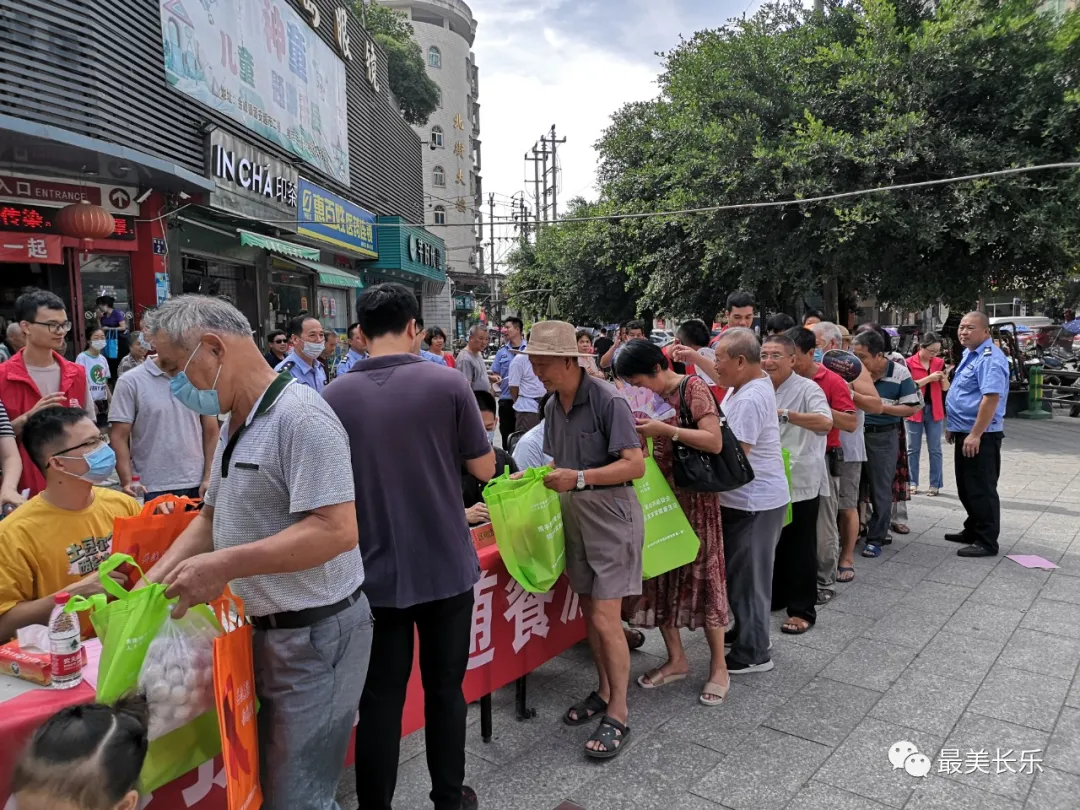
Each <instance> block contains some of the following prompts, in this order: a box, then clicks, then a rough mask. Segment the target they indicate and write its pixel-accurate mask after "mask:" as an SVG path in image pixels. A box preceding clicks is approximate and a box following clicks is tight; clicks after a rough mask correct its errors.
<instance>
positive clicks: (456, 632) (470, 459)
mask: <svg viewBox="0 0 1080 810" xmlns="http://www.w3.org/2000/svg"><path fill="white" fill-rule="evenodd" d="M419 314H420V307H419V305H418V304H417V302H416V297H415V296H414V295H413V294H412V293H411V292H410V291H409V290H408V289H406V288H405V287H403V286H402V285H400V284H379V285H376V286H373V287H368V288H367V289H366V290H364V292H363V293H362V294H361V295H360V298H359V300H358V301H357V302H356V315H357V318H356V319H357V321H358V323H359V328H360V331H361V332H362V333H363V335H364V337H366V338H367V343H368V351H369V356H368V357H367V358H366V359H364V360H359V361H357V363H356V364H355V365H354V366H353V368H352V370H351V371H350V372H349V373H348V374H344V375H342V376H340V377H338V378H337V379H336V380H335V381H334V382H333V383H331V384H330V385H329V386H327V387H326V389H325V391H324V392H323V397H324V398H325V399H326V402H327V403H328V404H329V405H330V407H331V408H332V409H333V410H334V412H335V413H336V414H337V415H338V418H339V419H340V420H341V423H342V424H343V425H344V426H345V430H346V432H347V433H348V434H349V444H350V447H351V451H352V467H353V477H354V479H355V483H356V516H357V519H358V527H359V535H360V537H359V543H360V552H361V556H362V557H363V560H364V567H365V570H366V572H367V578H366V580H365V582H364V592H365V594H366V595H367V597H368V600H369V601H370V602H371V612H372V616H373V618H374V620H375V635H374V639H373V641H372V647H371V665H370V667H369V669H368V678H367V682H366V683H365V684H364V694H363V697H362V698H361V699H360V722H359V724H358V726H357V729H356V732H357V733H356V793H357V796H358V797H359V800H360V808H361V810H390V807H391V802H392V801H393V798H394V787H395V785H396V783H397V768H398V744H399V740H400V738H401V712H402V709H403V707H404V705H405V689H406V687H407V685H408V682H409V674H410V672H411V670H412V662H413V638H414V633H415V634H416V635H418V636H419V639H420V676H421V682H422V683H423V686H424V718H425V728H424V733H425V737H426V741H427V762H428V770H429V772H430V774H431V783H432V790H431V801H432V802H433V803H434V806H435V810H459V808H461V809H462V810H472V808H475V807H476V805H477V800H476V794H475V793H473V791H472V790H471V789H470V788H467V787H464V786H463V784H462V783H463V781H464V779H465V698H464V697H463V695H462V692H461V683H462V681H463V680H464V679H465V669H466V667H467V665H468V662H469V643H470V640H471V635H472V609H473V585H474V584H475V583H476V581H477V579H479V575H480V566H479V563H478V561H477V557H476V550H475V549H474V548H473V544H472V536H471V535H470V534H469V527H468V524H467V523H466V521H465V511H464V510H463V509H462V508H461V492H460V489H459V488H458V480H459V477H460V475H461V469H462V466H464V468H465V469H466V470H468V472H469V473H471V474H472V475H474V476H475V477H476V478H478V479H479V480H481V481H487V480H489V479H490V478H491V477H492V476H493V475H494V474H495V453H494V451H493V450H492V449H491V444H490V443H489V442H488V434H487V430H485V428H484V423H483V421H482V420H481V418H480V409H479V407H478V406H477V404H476V397H475V396H473V392H472V389H471V388H470V387H469V383H468V381H467V380H466V379H465V377H464V376H463V375H461V374H459V373H458V372H457V371H454V370H453V369H450V368H446V367H445V366H439V365H436V364H435V363H428V362H426V361H424V360H423V359H421V358H420V357H418V356H417V355H416V354H415V353H414V352H415V344H416V338H417V331H418V330H417V326H416V318H417V316H418V315H419Z"/></svg>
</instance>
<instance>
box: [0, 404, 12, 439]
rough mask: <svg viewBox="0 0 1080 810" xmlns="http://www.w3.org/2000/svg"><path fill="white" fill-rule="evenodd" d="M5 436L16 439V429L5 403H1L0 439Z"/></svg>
mask: <svg viewBox="0 0 1080 810" xmlns="http://www.w3.org/2000/svg"><path fill="white" fill-rule="evenodd" d="M4 436H10V437H11V438H13V439H14V438H15V428H13V427H12V426H11V420H10V419H8V415H7V410H5V408H4V403H3V402H0V439H2V438H3V437H4Z"/></svg>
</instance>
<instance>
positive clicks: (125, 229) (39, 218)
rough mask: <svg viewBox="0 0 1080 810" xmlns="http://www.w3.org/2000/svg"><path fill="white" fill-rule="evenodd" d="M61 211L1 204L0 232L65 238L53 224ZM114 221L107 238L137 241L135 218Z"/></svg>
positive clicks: (119, 217)
mask: <svg viewBox="0 0 1080 810" xmlns="http://www.w3.org/2000/svg"><path fill="white" fill-rule="evenodd" d="M59 210H60V209H59V208H50V207H48V206H44V205H17V204H14V203H10V204H9V203H0V231H15V232H18V233H48V234H55V235H57V236H64V235H65V234H64V233H63V232H62V231H61V230H60V229H59V228H58V227H56V225H55V224H54V222H53V220H54V219H55V218H56V213H57V212H58V211H59ZM113 219H114V220H116V227H115V230H114V231H113V235H112V236H110V237H107V238H108V239H117V240H121V241H125V242H133V241H135V217H125V216H120V215H117V214H113Z"/></svg>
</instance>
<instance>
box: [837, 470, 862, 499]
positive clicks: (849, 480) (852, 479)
mask: <svg viewBox="0 0 1080 810" xmlns="http://www.w3.org/2000/svg"><path fill="white" fill-rule="evenodd" d="M862 465H863V463H862V462H861V461H845V462H843V463H841V465H840V500H839V503H838V505H837V508H838V509H841V510H842V509H858V508H859V479H860V478H862Z"/></svg>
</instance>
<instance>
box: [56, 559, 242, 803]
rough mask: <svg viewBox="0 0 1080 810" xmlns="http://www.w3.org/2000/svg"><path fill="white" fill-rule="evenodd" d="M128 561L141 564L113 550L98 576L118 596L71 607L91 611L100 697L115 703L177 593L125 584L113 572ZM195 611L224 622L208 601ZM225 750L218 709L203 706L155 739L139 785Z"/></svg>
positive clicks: (152, 786)
mask: <svg viewBox="0 0 1080 810" xmlns="http://www.w3.org/2000/svg"><path fill="white" fill-rule="evenodd" d="M125 563H126V564H128V565H131V566H133V567H134V568H136V569H138V571H139V573H140V574H141V575H143V576H144V577H145V575H144V574H143V571H142V569H141V568H139V566H138V565H136V564H135V561H134V560H133V559H132V558H131V556H129V555H127V554H113V555H112V556H111V557H109V559H107V560H106V561H105V562H103V563H102V564H101V567H100V568H99V569H98V576H99V577H100V578H101V584H102V587H103V588H104V589H105V590H106V591H107V592H108V594H109V595H111V596H113V597H115V600H114V601H112V602H109V601H107V597H106V595H105V594H96V595H94V596H91V597H90V598H85V597H81V596H74V597H72V598H71V600H70V601H69V602H68V604H67V606H66V607H65V608H64V609H65V610H66V611H68V612H71V611H83V610H89V611H90V624H91V625H93V627H94V632H96V633H97V636H98V638H99V639H100V640H101V659H100V662H99V664H98V680H97V700H98V702H99V703H114V702H115V701H116V700H117V699H118V698H120V697H121V696H122V695H124V694H125V693H127V692H130V691H133V690H135V689H137V688H138V683H139V672H140V671H141V670H142V665H143V659H145V658H146V651H147V649H148V648H149V646H150V642H151V641H153V640H154V637H155V636H156V635H157V634H158V632H159V631H160V630H161V628H162V626H163V625H164V624H165V621H166V619H168V618H169V614H170V610H171V608H172V605H174V604H175V603H176V602H177V600H176V599H166V598H165V589H166V586H165V585H161V584H158V583H152V584H148V585H146V586H145V587H143V588H139V589H138V590H134V591H127V590H124V588H123V587H121V586H120V584H119V583H118V582H116V581H115V580H114V579H112V577H110V576H109V573H110V572H112V571H115V570H116V569H117V568H118V567H119V566H121V565H124V564H125ZM191 611H194V612H196V613H202V614H203V615H204V616H206V617H208V618H209V619H210V621H211V622H213V624H214V626H215V627H218V628H220V624H219V623H218V621H217V618H216V617H215V616H214V613H213V611H212V610H211V609H210V608H209V607H208V606H207V605H196V606H195V607H193V608H191ZM220 753H221V734H220V732H219V731H218V723H217V712H215V711H209V712H204V713H203V714H201V715H200V716H199V717H196V718H195V719H194V720H192V721H191V722H190V723H188V724H187V725H185V726H181V727H180V728H178V729H176V730H174V731H171V732H169V733H168V734H165V735H163V736H161V737H158V738H157V739H156V740H153V741H151V743H150V747H149V750H148V751H147V754H146V761H145V762H144V763H143V769H142V771H141V772H140V773H139V790H140V791H142V792H144V793H149V792H151V791H154V790H157V789H158V788H159V787H161V786H162V785H164V784H167V783H168V782H171V781H173V780H174V779H177V778H179V777H181V776H183V775H184V774H185V773H187V772H188V771H192V770H194V769H195V768H197V767H199V766H200V765H201V764H202V763H204V762H206V761H208V760H210V759H213V758H214V757H216V756H217V755H218V754H220Z"/></svg>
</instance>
